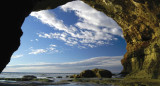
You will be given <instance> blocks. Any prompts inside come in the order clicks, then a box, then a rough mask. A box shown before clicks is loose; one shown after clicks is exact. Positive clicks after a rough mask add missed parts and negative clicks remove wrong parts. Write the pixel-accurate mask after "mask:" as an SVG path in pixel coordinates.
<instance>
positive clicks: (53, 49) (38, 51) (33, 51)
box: [28, 44, 59, 55]
mask: <svg viewBox="0 0 160 86" xmlns="http://www.w3.org/2000/svg"><path fill="white" fill-rule="evenodd" d="M56 47H57V46H56V45H54V44H50V45H49V47H47V48H46V49H33V47H31V48H30V50H31V52H29V53H28V54H34V55H36V54H42V53H45V54H46V53H47V54H51V53H57V52H59V50H57V49H56Z"/></svg>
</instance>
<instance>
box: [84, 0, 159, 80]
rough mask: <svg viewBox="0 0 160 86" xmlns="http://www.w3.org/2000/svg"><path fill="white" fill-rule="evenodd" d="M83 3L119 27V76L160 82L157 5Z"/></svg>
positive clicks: (115, 0)
mask: <svg viewBox="0 0 160 86" xmlns="http://www.w3.org/2000/svg"><path fill="white" fill-rule="evenodd" d="M83 1H84V2H85V3H87V4H89V5H90V6H92V7H93V8H95V9H97V10H100V11H102V12H104V13H105V14H106V15H108V16H110V17H111V18H113V19H114V20H115V21H116V22H117V23H118V24H119V25H120V26H121V27H122V30H123V35H124V38H125V40H126V42H127V47H126V49H127V52H126V54H125V55H124V58H123V59H122V60H121V63H122V65H123V67H124V68H123V71H122V74H124V75H125V74H129V75H128V76H127V77H128V78H129V77H130V78H156V79H157V78H160V64H159V62H160V58H159V57H160V50H159V49H160V18H159V17H160V16H159V15H160V1H159V0H83Z"/></svg>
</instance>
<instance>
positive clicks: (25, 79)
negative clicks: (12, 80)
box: [22, 75, 37, 81]
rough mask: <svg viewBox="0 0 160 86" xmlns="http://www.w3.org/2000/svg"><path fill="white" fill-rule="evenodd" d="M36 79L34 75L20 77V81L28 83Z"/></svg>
mask: <svg viewBox="0 0 160 86" xmlns="http://www.w3.org/2000/svg"><path fill="white" fill-rule="evenodd" d="M36 78H37V77H36V76H34V75H25V76H23V77H22V80H24V81H30V80H33V79H36Z"/></svg>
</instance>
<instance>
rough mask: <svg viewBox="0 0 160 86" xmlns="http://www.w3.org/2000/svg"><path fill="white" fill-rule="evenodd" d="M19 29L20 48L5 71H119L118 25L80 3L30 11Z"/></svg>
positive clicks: (120, 42) (120, 37) (121, 47)
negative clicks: (21, 33)
mask: <svg viewBox="0 0 160 86" xmlns="http://www.w3.org/2000/svg"><path fill="white" fill-rule="evenodd" d="M22 30H23V32H24V34H23V36H22V37H21V46H20V47H19V49H18V51H16V52H15V53H14V54H13V56H12V60H11V62H10V63H9V65H8V66H7V67H6V68H5V70H4V72H47V73H48V72H50V73H77V72H81V71H82V70H85V69H93V68H101V69H108V70H111V71H112V72H116V73H117V72H120V71H121V70H122V66H121V63H120V60H121V59H122V58H123V55H124V54H125V52H126V43H125V40H124V38H123V35H122V30H121V28H120V26H118V24H117V23H116V22H115V21H114V20H113V19H111V18H110V17H108V16H106V15H105V14H104V13H102V12H100V11H97V10H95V9H93V8H92V7H90V6H88V5H86V4H85V3H83V2H81V1H74V2H69V3H67V4H65V5H63V6H60V7H58V8H56V9H52V10H42V11H38V12H32V13H31V14H30V15H29V16H28V17H27V18H26V19H25V22H24V24H23V26H22Z"/></svg>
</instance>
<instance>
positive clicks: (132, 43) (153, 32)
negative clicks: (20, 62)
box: [0, 0, 160, 78]
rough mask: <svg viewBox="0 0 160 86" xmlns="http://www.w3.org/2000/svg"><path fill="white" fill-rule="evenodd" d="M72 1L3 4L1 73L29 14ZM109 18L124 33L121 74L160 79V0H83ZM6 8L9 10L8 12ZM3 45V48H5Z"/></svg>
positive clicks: (27, 0)
mask: <svg viewBox="0 0 160 86" xmlns="http://www.w3.org/2000/svg"><path fill="white" fill-rule="evenodd" d="M69 1H73V0H63V1H62V0H61V1H60V2H59V0H14V1H9V2H8V1H4V0H3V1H2V3H3V5H6V6H7V7H5V8H4V7H1V8H4V10H2V12H3V13H1V15H2V17H4V19H2V22H3V25H2V26H1V27H3V28H2V31H1V33H7V34H9V35H7V36H5V37H4V35H2V34H1V37H2V41H1V43H2V45H3V47H2V50H3V51H2V53H1V58H0V64H1V65H0V71H2V70H3V68H4V67H5V66H6V64H7V63H8V62H9V60H10V57H11V55H12V53H13V52H14V51H15V50H17V48H18V47H19V45H20V36H21V35H22V31H21V29H20V27H21V25H22V23H23V21H24V19H25V17H26V16H28V15H29V13H30V12H31V11H38V10H42V9H53V8H55V7H57V6H60V5H62V4H65V3H66V2H69ZM83 1H84V2H85V3H87V4H89V5H90V6H92V7H93V8H95V9H97V10H100V11H102V12H104V13H105V14H106V15H108V16H110V17H112V18H113V19H114V20H115V21H116V22H117V23H118V24H119V25H120V26H121V27H122V30H123V35H124V38H125V40H126V42H127V53H126V54H125V55H124V58H123V59H122V60H121V62H122V65H123V67H124V69H123V71H122V73H129V75H128V77H131V78H160V63H159V62H160V1H159V0H83ZM7 8H9V9H7ZM4 46H5V47H4Z"/></svg>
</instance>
